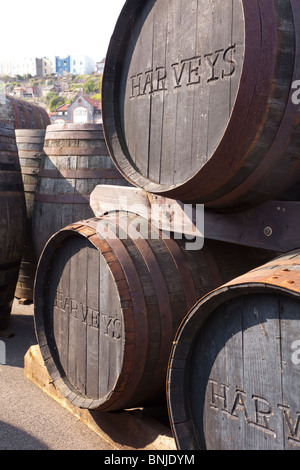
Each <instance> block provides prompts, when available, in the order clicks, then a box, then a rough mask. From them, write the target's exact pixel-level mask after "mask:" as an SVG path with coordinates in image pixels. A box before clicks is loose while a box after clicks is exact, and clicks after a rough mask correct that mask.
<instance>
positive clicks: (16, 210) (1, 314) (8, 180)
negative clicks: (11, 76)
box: [0, 94, 50, 329]
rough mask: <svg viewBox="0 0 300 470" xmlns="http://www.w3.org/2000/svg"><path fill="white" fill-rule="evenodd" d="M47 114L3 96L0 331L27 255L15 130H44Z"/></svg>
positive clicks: (0, 130)
mask: <svg viewBox="0 0 300 470" xmlns="http://www.w3.org/2000/svg"><path fill="white" fill-rule="evenodd" d="M49 123H50V119H49V116H48V114H47V113H46V111H45V110H44V109H42V108H40V107H39V106H36V105H32V104H30V103H28V102H26V101H23V100H17V99H15V98H13V97H11V96H8V95H4V94H0V328H2V329H4V328H6V326H7V325H8V323H9V319H10V313H11V307H12V302H13V299H14V293H15V289H16V284H17V279H18V273H19V268H20V263H21V260H22V256H23V252H24V241H25V227H26V203H25V197H24V185H23V181H22V175H21V168H20V161H19V158H18V149H17V145H16V136H15V129H19V128H22V129H44V128H45V127H46V126H47V125H48V124H49Z"/></svg>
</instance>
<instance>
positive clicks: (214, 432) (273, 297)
mask: <svg viewBox="0 0 300 470" xmlns="http://www.w3.org/2000/svg"><path fill="white" fill-rule="evenodd" d="M298 272H299V251H296V252H293V253H290V254H287V255H285V256H282V257H281V258H277V259H275V260H274V261H271V262H270V263H267V264H266V265H264V266H261V267H260V268H258V269H256V270H253V271H251V272H249V273H246V274H245V275H243V276H241V277H239V278H237V279H233V280H232V281H231V282H230V283H228V284H225V285H223V286H221V287H220V288H219V289H217V290H216V291H214V292H212V293H210V294H208V295H207V296H205V297H204V298H203V299H202V300H201V301H199V302H198V304H197V305H196V306H195V307H194V309H192V311H191V312H190V314H189V315H188V317H187V318H186V320H185V322H184V324H183V325H182V326H181V328H180V330H179V331H178V334H177V337H176V339H175V341H174V347H173V350H172V353H171V359H170V368H169V372H168V403H169V413H170V420H171V423H172V428H173V433H174V435H175V438H176V443H177V447H178V448H180V449H182V450H183V449H194V450H195V449H216V450H287V449H297V448H299V446H300V436H299V426H298V418H299V413H300V412H299V410H300V399H299V393H298V386H299V378H300V372H299V359H298V353H299V343H298V338H299V331H300V330H299V328H300V323H299V292H300V290H299V279H298Z"/></svg>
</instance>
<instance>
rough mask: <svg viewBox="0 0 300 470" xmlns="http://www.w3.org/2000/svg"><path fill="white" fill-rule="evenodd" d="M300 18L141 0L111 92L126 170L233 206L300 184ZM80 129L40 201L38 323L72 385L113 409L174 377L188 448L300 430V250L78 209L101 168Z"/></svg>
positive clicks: (175, 411)
mask: <svg viewBox="0 0 300 470" xmlns="http://www.w3.org/2000/svg"><path fill="white" fill-rule="evenodd" d="M299 20H300V6H299V5H298V3H297V2H295V1H292V0H290V1H289V0H285V1H281V0H270V1H269V2H267V3H266V2H263V1H260V0H259V1H257V2H253V1H252V0H234V1H231V2H228V1H226V2H224V1H223V0H211V1H209V2H208V1H207V0H197V1H196V0H176V1H173V2H167V1H166V0H146V1H145V0H143V1H142V0H127V2H126V3H125V5H124V8H123V10H122V12H121V14H120V17H119V19H118V22H117V24H116V27H115V31H114V33H113V36H112V38H111V42H110V45H109V49H108V53H107V58H106V66H105V71H104V77H103V90H102V96H103V99H102V109H103V130H104V135H105V141H106V145H107V148H108V151H109V154H110V156H111V159H112V161H113V162H114V165H115V167H116V168H117V169H118V171H119V172H120V174H121V175H122V176H123V177H124V181H125V180H126V182H128V183H129V184H131V185H133V186H137V187H138V188H140V189H143V190H144V191H146V192H147V193H151V194H154V195H161V196H167V197H168V198H171V199H175V200H178V201H180V202H182V203H190V204H203V205H204V206H205V208H206V210H209V211H214V212H219V213H226V212H240V211H243V210H244V209H247V208H250V207H254V206H257V207H259V205H261V204H262V203H264V202H265V201H270V200H276V199H279V198H281V197H285V198H288V197H292V196H291V194H295V193H296V192H297V185H298V182H299V180H300V157H299V148H298V144H299V141H300V140H299V136H300V133H299V132H300V125H299V109H298V107H297V106H295V104H294V103H293V100H292V84H293V82H294V81H295V80H297V78H299V71H300V56H299V47H298V46H299V41H300V31H299V24H300V23H299ZM71 130H72V132H73V131H75V130H74V129H71ZM68 131H69V130H68V129H67V128H65V129H64V128H62V127H60V128H59V129H57V127H56V126H53V127H52V126H49V128H48V129H47V133H46V145H45V152H46V154H47V157H46V159H45V165H44V167H43V169H42V173H41V180H40V181H41V183H40V186H39V189H38V191H37V196H36V203H37V206H36V208H37V214H36V216H35V220H36V224H37V227H38V228H39V230H40V232H36V233H37V238H38V239H40V240H41V242H42V243H41V245H42V247H43V252H42V255H41V257H40V261H39V265H38V270H37V275H36V283H35V297H34V301H35V324H36V331H37V337H38V340H39V345H40V349H41V352H42V355H43V358H44V361H45V364H46V366H47V369H48V371H49V374H50V376H51V378H52V380H53V383H54V384H55V386H56V388H57V389H58V390H59V391H60V392H61V393H62V394H63V395H64V396H65V397H66V398H67V399H68V400H70V401H71V402H72V403H73V404H74V405H77V406H80V407H81V408H86V409H98V410H105V411H111V410H119V409H124V408H129V407H130V408H132V407H136V406H144V405H147V404H149V403H153V402H156V401H157V400H158V399H160V398H161V397H162V396H164V394H165V383H166V379H167V398H168V409H169V415H170V422H171V427H172V430H173V433H174V437H175V440H176V444H177V446H178V448H179V449H182V450H187V449H192V450H194V449H243V448H245V449H268V448H270V449H271V448H276V449H285V448H291V447H293V446H295V445H299V443H300V437H299V432H298V427H299V426H298V421H299V410H300V396H299V392H298V389H299V382H300V374H299V372H298V369H297V366H298V364H299V362H300V361H299V359H298V356H297V347H299V344H298V343H299V340H298V338H300V322H299V313H298V312H299V292H300V290H299V270H300V262H299V254H298V253H292V254H288V255H285V256H284V257H283V258H282V259H281V258H279V259H278V260H275V261H272V259H273V258H274V253H273V252H271V250H270V251H268V250H267V251H262V250H260V249H257V248H256V249H254V248H253V249H252V248H247V247H245V246H242V245H241V246H237V245H234V244H230V243H221V242H219V241H215V242H213V241H212V240H205V244H204V248H203V249H202V250H199V251H196V252H195V251H193V252H189V251H188V250H187V249H186V247H185V244H184V243H183V241H180V240H176V237H175V236H173V235H171V236H170V237H169V238H166V237H165V236H164V234H163V232H161V231H160V230H158V229H156V228H155V227H153V226H152V225H151V223H149V221H148V220H145V219H144V218H142V217H140V216H138V214H134V213H130V214H128V213H127V212H126V213H125V212H123V211H118V212H113V209H114V207H113V206H112V212H110V211H108V213H107V214H103V216H102V217H98V218H90V219H89V220H87V219H88V218H89V217H90V215H87V216H85V214H82V216H81V221H78V220H79V218H78V219H76V214H79V212H76V213H73V212H72V216H71V218H72V220H70V219H68V215H70V205H69V206H68V208H67V209H65V207H64V204H66V203H68V204H71V205H74V206H76V204H77V205H80V204H84V203H85V202H86V196H87V195H88V190H87V187H86V175H87V174H89V175H90V176H91V177H92V178H95V180H96V177H97V176H98V172H99V171H98V169H96V168H91V167H90V166H89V163H87V161H89V162H90V158H89V159H87V160H85V159H83V160H81V159H80V158H79V157H78V155H79V156H81V155H82V156H84V157H87V155H89V156H91V155H93V156H94V154H93V153H88V154H87V153H85V152H86V149H84V150H83V147H84V146H82V145H81V144H80V145H79V146H78V150H77V152H76V151H74V146H75V144H74V139H75V141H76V139H78V140H80V139H81V138H80V132H79V130H78V129H76V135H75V136H71V135H69V134H68ZM90 131H91V129H89V132H90ZM67 134H68V135H67ZM96 140H97V139H96ZM67 141H68V144H66V142H67ZM92 147H93V148H94V149H95V148H98V143H94V144H93V145H92ZM79 149H80V151H79ZM81 151H82V152H84V153H83V154H81V153H80V152H81ZM96 155H99V153H97V152H96ZM79 161H80V162H81V161H82V163H79ZM68 165H70V166H68ZM82 175H85V176H82ZM100 176H101V175H100ZM62 177H63V178H64V179H62ZM77 180H79V181H80V184H79V183H77ZM62 181H63V185H64V189H63V191H62V192H61V189H60V188H61V183H62ZM74 181H75V184H74ZM72 182H73V183H72ZM101 182H102V181H101ZM101 182H100V183H101ZM93 184H94V183H93ZM95 184H98V183H95ZM124 184H125V183H124ZM295 185H296V186H295ZM78 188H80V189H78ZM290 188H293V190H292V191H290ZM295 188H296V190H295ZM108 191H109V189H108ZM289 195H290V196H289ZM46 207H47V208H48V212H47V213H44V208H46ZM49 208H50V209H49ZM39 217H40V218H41V219H40V221H39V219H38V218H39ZM57 218H59V223H58V224H57V225H56V222H55V223H54V220H57ZM75 219H76V220H75ZM59 225H60V227H59ZM51 227H55V231H56V233H55V234H53V235H52V233H53V232H52V233H51ZM44 230H45V232H46V233H45V235H47V236H46V237H45V238H46V240H44V239H42V237H43V231H44ZM57 230H58V231H57ZM51 235H52V236H51ZM40 251H41V248H40ZM265 263H267V264H265ZM268 263H269V264H268ZM228 266H229V267H230V269H228ZM253 269H256V270H255V271H253ZM240 276H242V277H240ZM290 342H291V344H290ZM293 348H294V349H293ZM299 350H300V348H299ZM295 352H296V354H293V353H295ZM293 361H294V362H293ZM298 367H299V366H298Z"/></svg>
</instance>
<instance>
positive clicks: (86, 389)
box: [34, 212, 270, 411]
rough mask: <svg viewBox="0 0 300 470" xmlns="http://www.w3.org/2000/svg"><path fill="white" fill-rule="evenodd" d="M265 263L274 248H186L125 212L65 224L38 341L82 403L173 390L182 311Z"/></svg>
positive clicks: (41, 287)
mask: <svg viewBox="0 0 300 470" xmlns="http://www.w3.org/2000/svg"><path fill="white" fill-rule="evenodd" d="M266 257H267V258H266ZM262 259H264V260H266V259H270V254H266V253H261V252H259V251H257V250H247V249H244V248H241V247H237V246H231V245H228V244H226V245H225V244H222V243H217V242H212V243H211V242H209V241H208V242H207V243H206V244H205V246H204V248H203V249H202V250H198V251H196V252H195V251H188V250H186V249H185V245H184V242H183V241H180V240H173V239H171V238H165V237H164V236H163V234H162V233H161V232H160V231H159V230H158V229H156V228H155V227H153V226H151V225H150V224H149V222H148V221H147V220H146V219H143V218H142V217H140V216H137V215H136V214H130V213H126V212H119V213H115V214H109V215H107V216H104V217H102V218H95V219H91V220H89V221H82V222H79V223H76V224H72V225H71V226H69V227H66V228H64V229H62V230H61V231H59V232H58V233H57V234H55V235H54V236H53V237H52V238H51V239H50V240H49V241H48V243H47V245H46V247H45V249H44V251H43V254H42V256H41V258H40V261H39V266H38V270H37V276H36V282H35V299H34V303H35V324H36V331H37V338H38V341H39V346H40V349H41V353H42V355H43V358H44V361H45V364H46V367H47V369H48V372H49V374H50V376H51V377H52V379H53V382H54V384H55V386H56V387H57V388H58V389H59V390H60V391H61V393H63V394H64V396H65V397H66V398H67V399H68V400H69V401H70V402H71V403H73V404H75V405H76V406H79V407H82V408H87V409H101V410H107V411H108V410H115V409H122V408H128V407H136V406H139V405H141V404H147V403H149V402H150V401H153V400H154V399H157V398H158V397H161V396H165V378H166V370H167V364H168V358H169V353H170V349H171V346H172V341H173V337H174V335H175V332H176V330H177V328H178V326H179V324H180V323H181V321H182V319H183V317H184V315H185V314H186V313H187V312H188V311H189V309H190V308H192V306H193V305H194V304H195V303H196V301H197V300H198V299H199V298H201V297H202V296H203V295H204V294H205V293H207V292H210V291H211V290H212V289H213V288H214V286H219V285H220V284H222V283H223V282H224V280H225V279H227V280H230V279H232V278H233V277H234V276H235V275H236V274H237V273H240V274H242V273H245V272H246V271H247V270H248V269H249V267H250V266H252V267H254V266H258V265H260V264H261V261H262Z"/></svg>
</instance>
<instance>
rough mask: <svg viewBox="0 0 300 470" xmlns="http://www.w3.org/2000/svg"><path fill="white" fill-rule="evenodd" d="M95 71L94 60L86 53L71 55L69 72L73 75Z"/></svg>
mask: <svg viewBox="0 0 300 470" xmlns="http://www.w3.org/2000/svg"><path fill="white" fill-rule="evenodd" d="M94 71H95V61H94V60H93V59H91V58H90V57H88V56H86V55H72V56H71V60H70V73H71V74H73V75H89V74H92V73H93V72H94Z"/></svg>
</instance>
